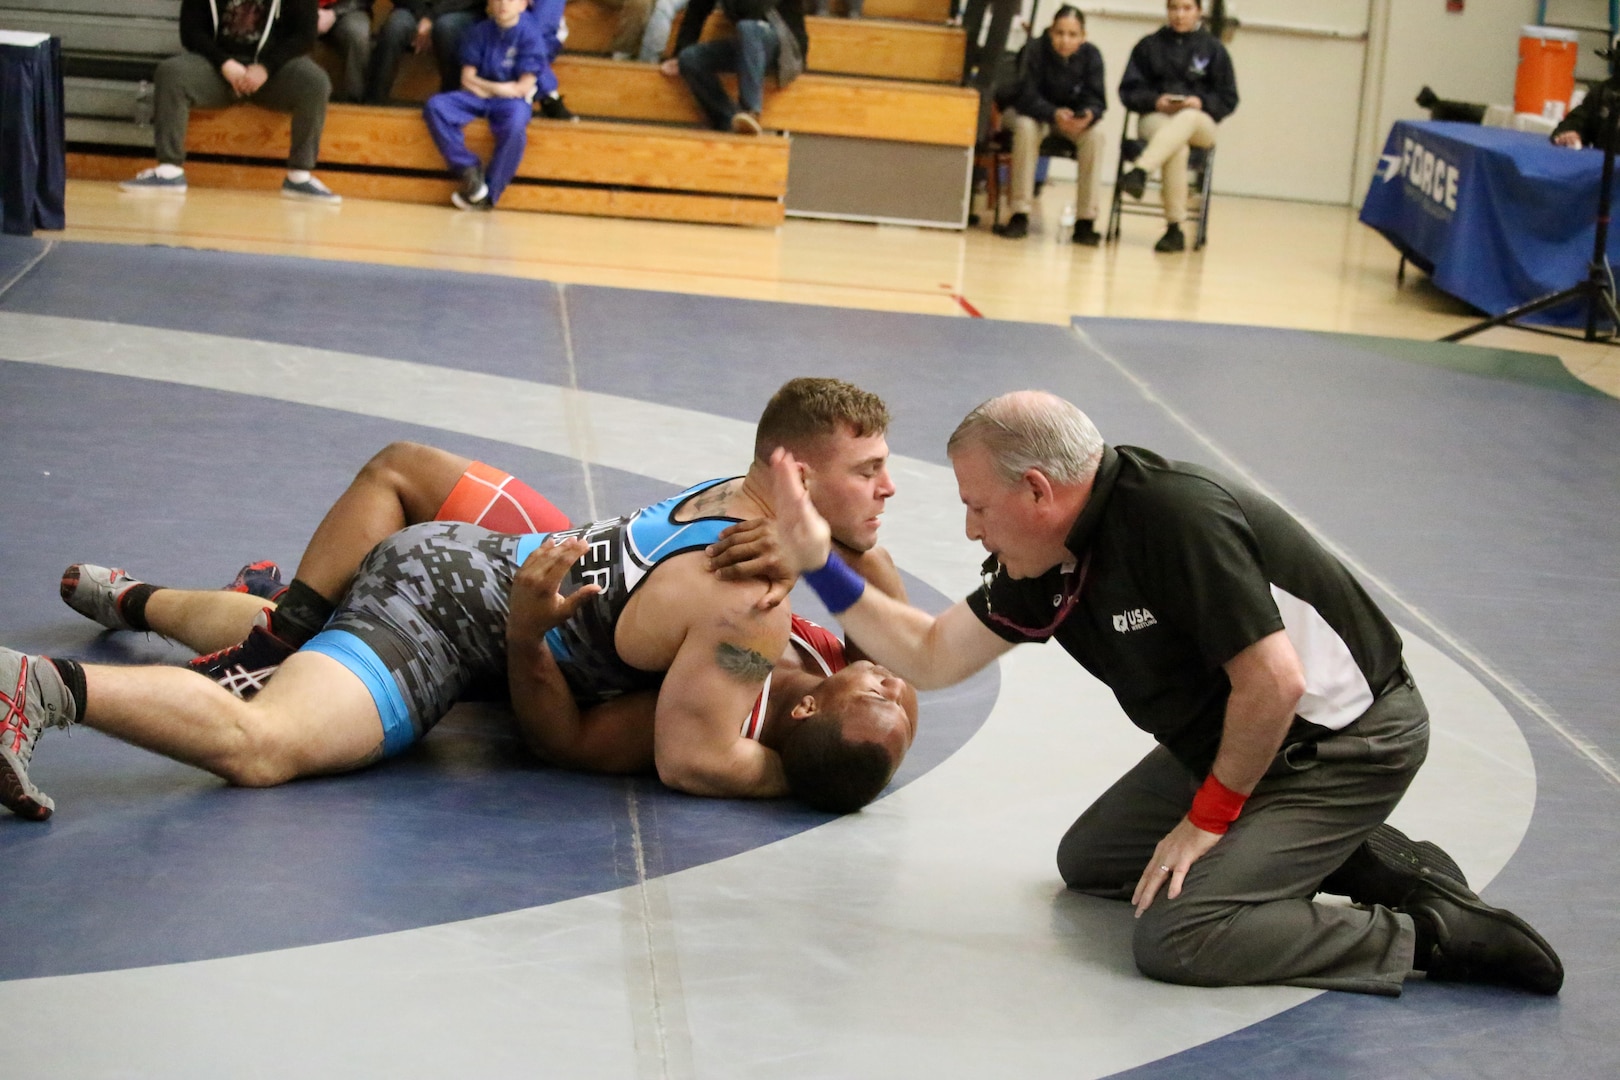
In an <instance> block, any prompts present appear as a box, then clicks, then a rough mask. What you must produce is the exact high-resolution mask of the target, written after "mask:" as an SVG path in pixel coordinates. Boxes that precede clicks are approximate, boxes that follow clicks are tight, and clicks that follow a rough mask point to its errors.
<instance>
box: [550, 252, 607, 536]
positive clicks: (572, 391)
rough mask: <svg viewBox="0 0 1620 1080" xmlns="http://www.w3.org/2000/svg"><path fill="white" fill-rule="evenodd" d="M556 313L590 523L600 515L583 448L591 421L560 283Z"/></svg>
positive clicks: (570, 418)
mask: <svg viewBox="0 0 1620 1080" xmlns="http://www.w3.org/2000/svg"><path fill="white" fill-rule="evenodd" d="M556 289H557V313H558V315H559V317H560V318H561V320H562V335H563V355H564V357H565V358H566V359H567V361H568V391H569V394H568V396H569V399H570V401H569V407H568V408H567V409H565V410H564V413H565V416H566V417H567V422H568V427H569V429H570V432H571V433H572V434H573V435H575V436H577V437H578V439H579V445H580V454H579V467H580V469H581V470H582V471H583V472H584V473H585V511H586V513H588V514H589V515H590V520H592V521H600V520H601V518H602V515H601V514H600V513H598V512H597V509H596V485H595V484H594V483H592V481H591V458H592V457H594V456H595V455H594V454H592V453H591V452H590V451H591V449H592V448H591V447H589V446H587V445H585V444H586V441H587V440H588V439H589V438H590V421H589V419H588V418H586V417H585V415H584V413H585V407H586V405H585V398H584V396H583V395H581V394H580V392H579V369H578V367H577V366H575V364H574V329H573V326H572V325H571V324H570V323H569V321H568V286H567V285H565V284H563V283H562V282H558V283H557V284H556Z"/></svg>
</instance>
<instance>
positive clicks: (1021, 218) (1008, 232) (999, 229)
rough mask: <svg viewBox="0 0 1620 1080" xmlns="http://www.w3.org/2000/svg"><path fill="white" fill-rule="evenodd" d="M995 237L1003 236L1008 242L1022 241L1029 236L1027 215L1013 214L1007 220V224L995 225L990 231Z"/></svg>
mask: <svg viewBox="0 0 1620 1080" xmlns="http://www.w3.org/2000/svg"><path fill="white" fill-rule="evenodd" d="M991 231H992V232H994V233H995V234H996V235H997V236H1004V237H1006V238H1007V239H1008V240H1022V239H1023V238H1024V237H1026V236H1028V235H1029V215H1028V214H1014V215H1013V216H1012V217H1010V218H1008V219H1007V224H1005V225H997V226H996V227H995V228H994V229H992V230H991Z"/></svg>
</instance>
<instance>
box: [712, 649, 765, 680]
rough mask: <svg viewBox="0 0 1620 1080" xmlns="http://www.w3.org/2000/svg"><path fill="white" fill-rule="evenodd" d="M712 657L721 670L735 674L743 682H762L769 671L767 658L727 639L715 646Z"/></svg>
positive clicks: (728, 673)
mask: <svg viewBox="0 0 1620 1080" xmlns="http://www.w3.org/2000/svg"><path fill="white" fill-rule="evenodd" d="M714 659H715V662H716V663H718V664H719V665H720V670H721V671H723V672H725V673H726V674H727V675H735V676H736V677H737V678H739V679H741V680H743V681H744V682H751V683H757V682H764V681H765V676H767V675H769V674H770V673H771V661H770V659H769V658H767V657H765V656H763V655H761V654H760V653H758V652H755V651H754V650H753V649H746V648H743V647H742V646H740V645H733V644H732V643H731V642H729V641H722V642H721V643H720V644H719V645H717V646H716V647H715V650H714Z"/></svg>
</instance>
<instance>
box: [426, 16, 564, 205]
mask: <svg viewBox="0 0 1620 1080" xmlns="http://www.w3.org/2000/svg"><path fill="white" fill-rule="evenodd" d="M549 55H550V54H548V52H547V43H546V34H545V32H544V29H543V27H542V25H541V23H540V22H539V20H538V19H536V18H534V17H533V12H532V11H531V12H525V13H524V15H523V17H522V18H520V19H518V21H517V24H516V25H515V26H513V27H512V28H511V29H510V30H502V29H501V28H500V27H499V26H497V25H495V23H494V22H493V21H490V20H488V19H486V20H484V21H482V22H479V23H475V24H474V25H473V27H472V29H471V30H468V31H467V34H466V36H465V37H464V38H462V41H461V62H462V64H463V65H464V66H467V67H471V68H473V69H474V70H476V71H477V72H478V76H479V77H480V78H483V79H488V80H490V81H491V82H514V81H516V80H517V79H518V78H520V77H522V76H524V75H534V76H536V78H537V79H538V78H541V77H542V76H546V75H550V74H551V64H550V63H549V60H548V56H549ZM553 83H555V79H553ZM531 108H532V107H531V106H530V104H529V103H528V102H527V101H525V100H524V99H522V98H481V97H479V96H478V95H477V94H475V93H473V92H472V91H470V90H452V91H449V92H448V93H443V94H434V95H433V96H432V97H431V98H428V102H427V105H426V106H424V107H423V109H422V114H423V116H424V117H425V118H426V119H427V126H428V131H429V132H430V133H431V134H432V136H433V141H434V143H435V144H437V145H438V147H439V152H440V153H441V154H443V155H444V160H445V161H447V162H448V163H449V164H450V168H452V169H453V170H455V171H456V172H461V171H463V170H466V169H469V168H471V167H473V166H474V165H477V164H478V158H477V156H476V155H475V154H473V152H472V151H471V150H468V149H467V141H466V139H465V138H464V136H463V132H464V130H465V128H466V127H467V125H468V124H470V123H472V122H473V121H474V120H476V119H478V118H479V117H483V118H484V119H485V120H487V121H489V129H490V132H491V133H492V134H493V135H494V136H495V152H494V153H493V154H492V155H490V159H489V165H488V167H487V168H486V169H485V172H484V182H485V183H486V184H488V185H489V201H490V202H492V203H493V202H497V201H499V199H500V197H501V192H503V191H505V190H506V185H507V184H509V183H511V181H512V177H513V176H514V175H516V173H517V168H518V163H519V162H520V161H522V160H523V151H524V149H525V148H526V147H527V146H528V143H529V117H530V116H531V115H532V112H531Z"/></svg>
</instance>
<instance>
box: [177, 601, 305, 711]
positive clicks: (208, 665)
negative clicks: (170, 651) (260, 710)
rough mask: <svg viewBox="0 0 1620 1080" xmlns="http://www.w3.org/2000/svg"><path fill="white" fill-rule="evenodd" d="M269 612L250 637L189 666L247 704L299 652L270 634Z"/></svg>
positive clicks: (254, 624) (256, 624) (255, 622)
mask: <svg viewBox="0 0 1620 1080" xmlns="http://www.w3.org/2000/svg"><path fill="white" fill-rule="evenodd" d="M268 616H269V611H268V610H266V611H265V612H263V613H261V614H260V615H259V617H258V618H257V619H256V620H254V623H253V629H252V630H250V631H248V636H247V637H246V638H245V639H243V640H242V641H240V642H238V643H237V644H235V645H232V646H231V647H230V648H227V649H221V650H219V652H214V653H209V654H208V655H207V656H199V657H197V658H196V659H195V660H190V661H187V663H186V667H188V668H190V669H191V670H192V671H195V672H197V673H199V674H202V675H206V676H208V677H209V678H210V679H212V680H214V681H215V682H217V683H219V685H221V686H223V687H224V688H225V689H227V690H229V691H230V692H231V693H233V694H235V695H236V696H237V697H239V698H241V699H242V700H243V701H247V700H248V699H249V698H251V697H253V695H255V694H257V693H258V692H259V691H260V690H263V689H264V684H265V683H267V682H269V681H270V676H272V675H274V674H275V673H276V669H277V668H279V667H281V663H282V661H284V660H286V659H287V657H289V656H291V655H292V654H293V653H295V652H297V651H298V649H297V647H296V646H294V645H289V644H287V642H285V641H283V640H281V639H280V638H278V637H276V635H274V634H272V633H271V632H270V628H269V618H268Z"/></svg>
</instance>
